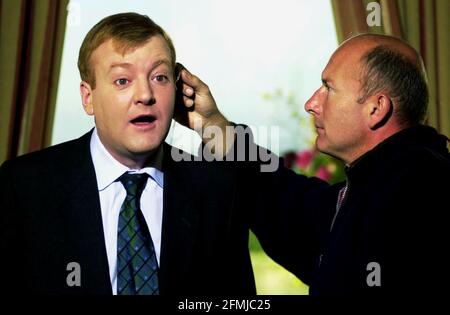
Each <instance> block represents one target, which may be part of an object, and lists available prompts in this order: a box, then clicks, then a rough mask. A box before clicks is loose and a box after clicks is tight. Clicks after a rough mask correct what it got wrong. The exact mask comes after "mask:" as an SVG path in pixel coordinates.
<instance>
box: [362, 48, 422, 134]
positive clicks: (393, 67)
mask: <svg viewBox="0 0 450 315" xmlns="http://www.w3.org/2000/svg"><path fill="white" fill-rule="evenodd" d="M418 59H419V60H420V57H419V58H418ZM361 61H362V64H363V70H362V75H361V92H362V93H361V96H360V97H359V98H358V102H359V103H363V102H365V100H366V99H367V98H368V97H369V96H372V95H374V94H375V93H378V92H381V91H385V92H386V93H387V94H388V95H389V97H390V98H391V100H392V101H393V103H394V115H396V116H397V118H398V119H399V122H400V123H401V124H404V125H406V126H411V125H417V124H420V123H423V122H424V120H425V118H426V114H427V109H428V97H429V95H428V86H427V79H426V74H425V72H424V71H423V69H422V66H421V65H420V64H419V63H414V62H413V61H412V60H411V59H410V58H407V57H406V56H404V55H403V54H401V53H400V52H397V51H395V50H393V49H391V48H389V47H387V46H384V45H379V46H377V47H375V48H373V49H371V50H369V51H368V52H367V53H366V54H365V55H363V56H362V60H361Z"/></svg>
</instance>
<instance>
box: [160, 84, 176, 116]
mask: <svg viewBox="0 0 450 315" xmlns="http://www.w3.org/2000/svg"><path fill="white" fill-rule="evenodd" d="M161 99H162V100H164V101H163V102H162V104H161V105H162V106H161V111H162V112H163V116H164V117H166V118H168V119H172V116H173V110H174V107H175V89H173V90H168V91H165V93H162V95H161Z"/></svg>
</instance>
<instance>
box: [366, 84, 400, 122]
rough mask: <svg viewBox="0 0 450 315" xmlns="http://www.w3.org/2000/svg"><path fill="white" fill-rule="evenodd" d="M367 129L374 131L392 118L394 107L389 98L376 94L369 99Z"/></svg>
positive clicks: (382, 94)
mask: <svg viewBox="0 0 450 315" xmlns="http://www.w3.org/2000/svg"><path fill="white" fill-rule="evenodd" d="M367 103H368V104H367V105H368V106H369V107H368V111H369V113H368V118H369V127H370V129H372V130H374V129H377V128H379V127H381V126H383V125H384V124H385V123H386V122H387V121H388V120H389V118H390V117H391V116H392V113H393V109H394V106H393V104H392V100H391V98H390V97H389V96H387V95H386V94H384V93H377V94H376V95H373V96H371V97H370V98H369V100H368V102H367Z"/></svg>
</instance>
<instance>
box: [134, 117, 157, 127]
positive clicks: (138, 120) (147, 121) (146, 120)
mask: <svg viewBox="0 0 450 315" xmlns="http://www.w3.org/2000/svg"><path fill="white" fill-rule="evenodd" d="M155 120H156V117H155V116H152V115H140V116H138V117H136V118H134V119H132V120H131V121H130V122H131V123H132V124H134V125H145V124H151V123H152V122H154V121H155Z"/></svg>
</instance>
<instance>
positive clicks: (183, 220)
mask: <svg viewBox="0 0 450 315" xmlns="http://www.w3.org/2000/svg"><path fill="white" fill-rule="evenodd" d="M78 65H79V69H80V73H81V78H82V82H81V84H80V93H81V97H82V102H83V106H84V109H85V111H86V113H87V114H88V115H93V116H94V117H95V125H96V127H95V128H94V129H93V130H92V131H90V132H89V133H87V134H86V135H84V136H82V137H81V138H79V139H76V140H73V141H69V142H67V143H63V144H60V145H56V146H54V147H50V148H47V149H45V150H42V151H40V152H35V153H32V154H28V155H25V156H22V157H19V158H16V159H13V160H11V161H7V162H5V163H4V164H3V165H2V167H1V168H0V209H1V213H2V215H1V224H0V225H1V226H2V230H1V232H0V233H1V237H0V244H1V247H0V249H1V252H2V259H1V261H0V269H1V270H2V291H4V292H7V293H23V292H24V293H40V294H208V295H215V294H253V293H255V285H254V279H253V273H252V268H251V263H250V256H249V252H248V223H247V220H246V219H245V218H243V216H244V213H245V212H244V211H242V209H239V208H238V207H237V205H236V204H235V203H234V200H233V198H230V196H234V195H235V190H236V188H235V182H236V181H235V180H234V178H233V173H232V172H230V171H229V170H227V169H225V168H224V167H223V165H221V164H220V163H214V162H213V163H206V162H195V163H193V162H191V163H190V162H183V161H180V162H175V161H174V160H173V159H172V154H171V153H172V152H175V151H172V150H174V149H173V148H171V147H170V146H168V145H166V144H163V140H164V138H165V136H166V134H167V132H168V129H169V124H170V121H171V119H172V115H173V111H174V103H175V91H176V88H175V77H174V69H175V49H174V47H173V44H172V42H171V40H170V38H169V37H168V36H167V34H166V33H165V32H164V30H162V29H161V28H160V27H159V26H158V25H156V24H155V23H154V22H153V21H151V20H150V19H149V18H148V17H147V16H142V15H138V14H134V13H125V14H117V15H113V16H110V17H107V18H105V19H103V20H102V21H100V22H99V23H98V24H97V25H95V26H94V27H93V28H92V30H91V31H90V32H89V33H88V35H87V36H86V38H85V40H84V42H83V44H82V47H81V49H80V55H79V62H78ZM185 75H186V74H185ZM195 93H196V111H195V113H191V114H192V115H199V113H201V108H202V91H201V90H200V91H195ZM191 96H192V95H191ZM188 100H190V101H189V102H192V97H191V98H189V97H187V96H185V101H188ZM189 102H188V105H192V104H190V103H189ZM200 116H201V115H200ZM209 119H210V120H211V121H214V117H211V116H209ZM212 168H213V169H214V170H212ZM139 196H141V198H139ZM139 199H140V202H139Z"/></svg>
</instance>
